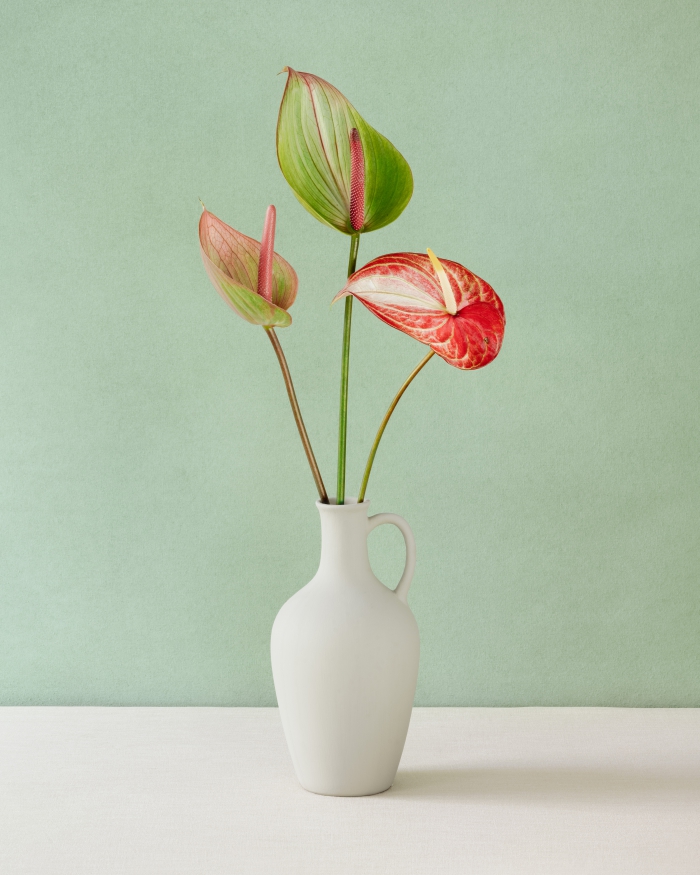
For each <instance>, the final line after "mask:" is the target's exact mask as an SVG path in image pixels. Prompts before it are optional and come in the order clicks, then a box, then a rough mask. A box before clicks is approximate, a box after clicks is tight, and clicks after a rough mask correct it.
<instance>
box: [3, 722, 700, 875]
mask: <svg viewBox="0 0 700 875" xmlns="http://www.w3.org/2000/svg"><path fill="white" fill-rule="evenodd" d="M0 872H2V873H3V875H24V873H32V875H33V873H37V875H39V873H41V875H62V873H66V875H68V873H70V875H83V873H85V875H88V873H89V875H111V873H119V875H132V873H139V875H140V873H143V875H160V873H163V875H166V873H167V875H180V873H182V875H185V873H187V875H219V873H221V875H224V873H226V875H257V873H275V875H296V873H299V875H302V873H303V875H316V873H318V875H335V873H343V875H374V873H376V875H394V873H396V875H398V873H401V875H442V873H450V875H452V873H460V875H467V873H469V875H471V873H475V875H480V873H507V875H517V873H533V875H534V873H536V875H545V873H556V875H563V873H591V875H601V873H614V875H625V873H633V875H645V873H663V875H676V873H688V875H691V873H692V875H698V873H700V710H689V709H678V710H666V709H656V710H650V709H649V710H647V709H644V710H642V709H617V708H615V709H612V708H512V709H505V708H421V709H416V710H415V711H414V714H413V719H412V722H411V728H410V730H409V735H408V741H407V743H406V750H405V752H404V756H403V760H402V762H401V768H400V770H399V774H398V776H397V779H396V782H395V784H394V786H393V788H392V789H391V790H389V791H387V792H386V793H383V794H380V795H379V796H373V797H368V798H360V799H335V798H330V797H323V796H314V795H312V794H310V793H307V792H305V791H304V790H302V789H301V787H299V785H298V784H297V782H296V779H295V777H294V773H293V771H292V766H291V762H290V760H289V756H288V754H287V750H286V746H285V742H284V737H283V734H282V729H281V725H280V721H279V716H278V714H277V711H276V709H273V708H3V709H0Z"/></svg>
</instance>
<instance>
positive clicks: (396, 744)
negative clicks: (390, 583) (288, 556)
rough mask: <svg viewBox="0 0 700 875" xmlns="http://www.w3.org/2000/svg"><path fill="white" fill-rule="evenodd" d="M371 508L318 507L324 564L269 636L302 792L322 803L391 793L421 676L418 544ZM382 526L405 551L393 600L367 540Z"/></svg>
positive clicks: (351, 504) (391, 517)
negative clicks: (413, 600)
mask: <svg viewBox="0 0 700 875" xmlns="http://www.w3.org/2000/svg"><path fill="white" fill-rule="evenodd" d="M368 505H369V502H367V501H364V502H362V504H357V502H356V501H355V500H354V499H349V500H347V501H346V503H345V504H343V505H336V504H321V503H320V502H316V506H317V507H318V510H319V513H320V515H321V536H322V543H321V562H320V565H319V568H318V571H317V572H316V576H315V577H314V578H313V580H312V581H311V582H310V583H308V584H307V585H306V586H305V587H303V589H300V590H299V591H298V592H297V593H295V594H294V595H293V596H292V597H291V598H290V599H289V601H287V602H286V603H285V604H284V605H283V606H282V608H281V610H280V612H279V613H278V614H277V617H276V619H275V622H274V625H273V627H272V641H271V655H272V673H273V677H274V681H275V690H276V692H277V702H278V704H279V709H280V716H281V718H282V725H283V727H284V733H285V736H286V738H287V744H288V745H289V751H290V753H291V756H292V761H293V763H294V768H295V770H296V773H297V777H298V778H299V782H300V783H301V785H302V787H304V788H305V789H306V790H310V791H312V792H313V793H321V794H323V795H326V796H369V795H371V794H374V793H381V792H382V791H383V790H387V789H388V788H389V787H390V786H391V785H392V783H393V780H394V777H395V775H396V771H397V769H398V767H399V760H400V759H401V753H402V751H403V746H404V742H405V740H406V733H407V732H408V724H409V721H410V719H411V709H412V707H413V697H414V695H415V691H416V679H417V676H418V656H419V649H420V643H419V638H418V626H417V624H416V620H415V618H414V616H413V614H412V613H411V610H410V608H409V607H408V604H407V603H406V596H407V594H408V588H409V586H410V585H411V578H412V577H413V570H414V567H415V561H416V559H415V557H416V550H415V541H414V539H413V533H412V532H411V529H410V528H409V525H408V523H407V522H406V520H404V519H403V518H402V517H400V516H396V514H391V513H380V514H377V515H376V516H372V517H369V519H368V518H367V508H368ZM384 523H391V524H392V525H395V526H397V527H398V528H399V529H400V530H401V533H402V534H403V537H404V540H405V542H406V566H405V569H404V572H403V575H402V577H401V580H400V581H399V585H398V586H397V587H396V589H395V590H391V589H388V588H387V587H386V586H384V584H382V583H381V582H380V581H379V580H378V579H377V578H376V577H375V576H374V574H373V572H372V569H371V567H370V564H369V555H368V553H367V536H368V534H369V533H370V532H371V531H372V529H374V528H376V527H377V526H381V525H383V524H384Z"/></svg>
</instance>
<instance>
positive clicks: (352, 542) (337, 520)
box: [316, 501, 371, 579]
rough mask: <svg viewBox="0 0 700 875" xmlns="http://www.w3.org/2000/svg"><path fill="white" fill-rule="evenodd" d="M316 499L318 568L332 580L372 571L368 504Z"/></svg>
mask: <svg viewBox="0 0 700 875" xmlns="http://www.w3.org/2000/svg"><path fill="white" fill-rule="evenodd" d="M368 504H369V502H368V501H364V502H362V504H357V503H349V502H348V503H346V504H343V505H336V504H321V503H320V502H316V506H317V507H318V510H319V514H320V517H321V562H320V565H319V571H321V572H324V573H330V574H332V575H333V577H334V579H346V578H347V579H355V578H356V577H357V576H358V575H362V574H365V573H366V572H368V571H369V572H370V573H371V568H370V564H369V554H368V552H367V534H368V523H367V506H368Z"/></svg>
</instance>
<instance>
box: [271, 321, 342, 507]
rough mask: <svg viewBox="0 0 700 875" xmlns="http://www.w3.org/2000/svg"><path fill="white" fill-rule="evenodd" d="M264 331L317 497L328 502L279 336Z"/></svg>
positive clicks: (272, 332) (273, 332)
mask: <svg viewBox="0 0 700 875" xmlns="http://www.w3.org/2000/svg"><path fill="white" fill-rule="evenodd" d="M265 333H266V334H267V336H268V337H269V338H270V343H271V344H272V346H273V348H274V350H275V352H276V353H277V360H278V361H279V363H280V367H281V368H282V376H283V377H284V385H285V386H286V387H287V394H288V395H289V403H290V404H291V405H292V413H293V414H294V421H295V422H296V424H297V428H298V429H299V437H300V438H301V442H302V444H303V445H304V452H305V453H306V458H307V459H308V460H309V465H310V467H311V473H312V474H313V475H314V481H315V482H316V489H318V497H319V498H320V499H321V503H322V504H328V494H327V493H326V487H325V486H324V485H323V478H322V477H321V472H320V471H319V468H318V463H317V462H316V457H315V456H314V451H313V450H312V449H311V441H310V440H309V436H308V434H307V433H306V426H305V425H304V420H303V418H302V415H301V410H300V409H299V402H298V401H297V396H296V392H295V391H294V384H293V383H292V375H291V374H290V373H289V366H288V365H287V359H286V358H285V356H284V352H283V351H282V346H281V345H280V342H279V338H278V337H277V335H276V334H275V329H274V328H266V329H265Z"/></svg>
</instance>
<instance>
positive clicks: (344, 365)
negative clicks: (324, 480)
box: [336, 234, 360, 504]
mask: <svg viewBox="0 0 700 875" xmlns="http://www.w3.org/2000/svg"><path fill="white" fill-rule="evenodd" d="M359 246H360V235H359V234H353V235H352V237H351V238H350V259H349V261H348V276H352V274H354V273H355V268H356V266H357V250H358V249H359ZM351 327H352V295H349V296H348V297H347V298H346V299H345V319H344V322H343V357H342V361H341V368H340V422H339V427H338V487H337V492H336V501H337V503H338V504H344V503H345V459H346V456H347V436H348V380H349V377H350V329H351Z"/></svg>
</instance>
